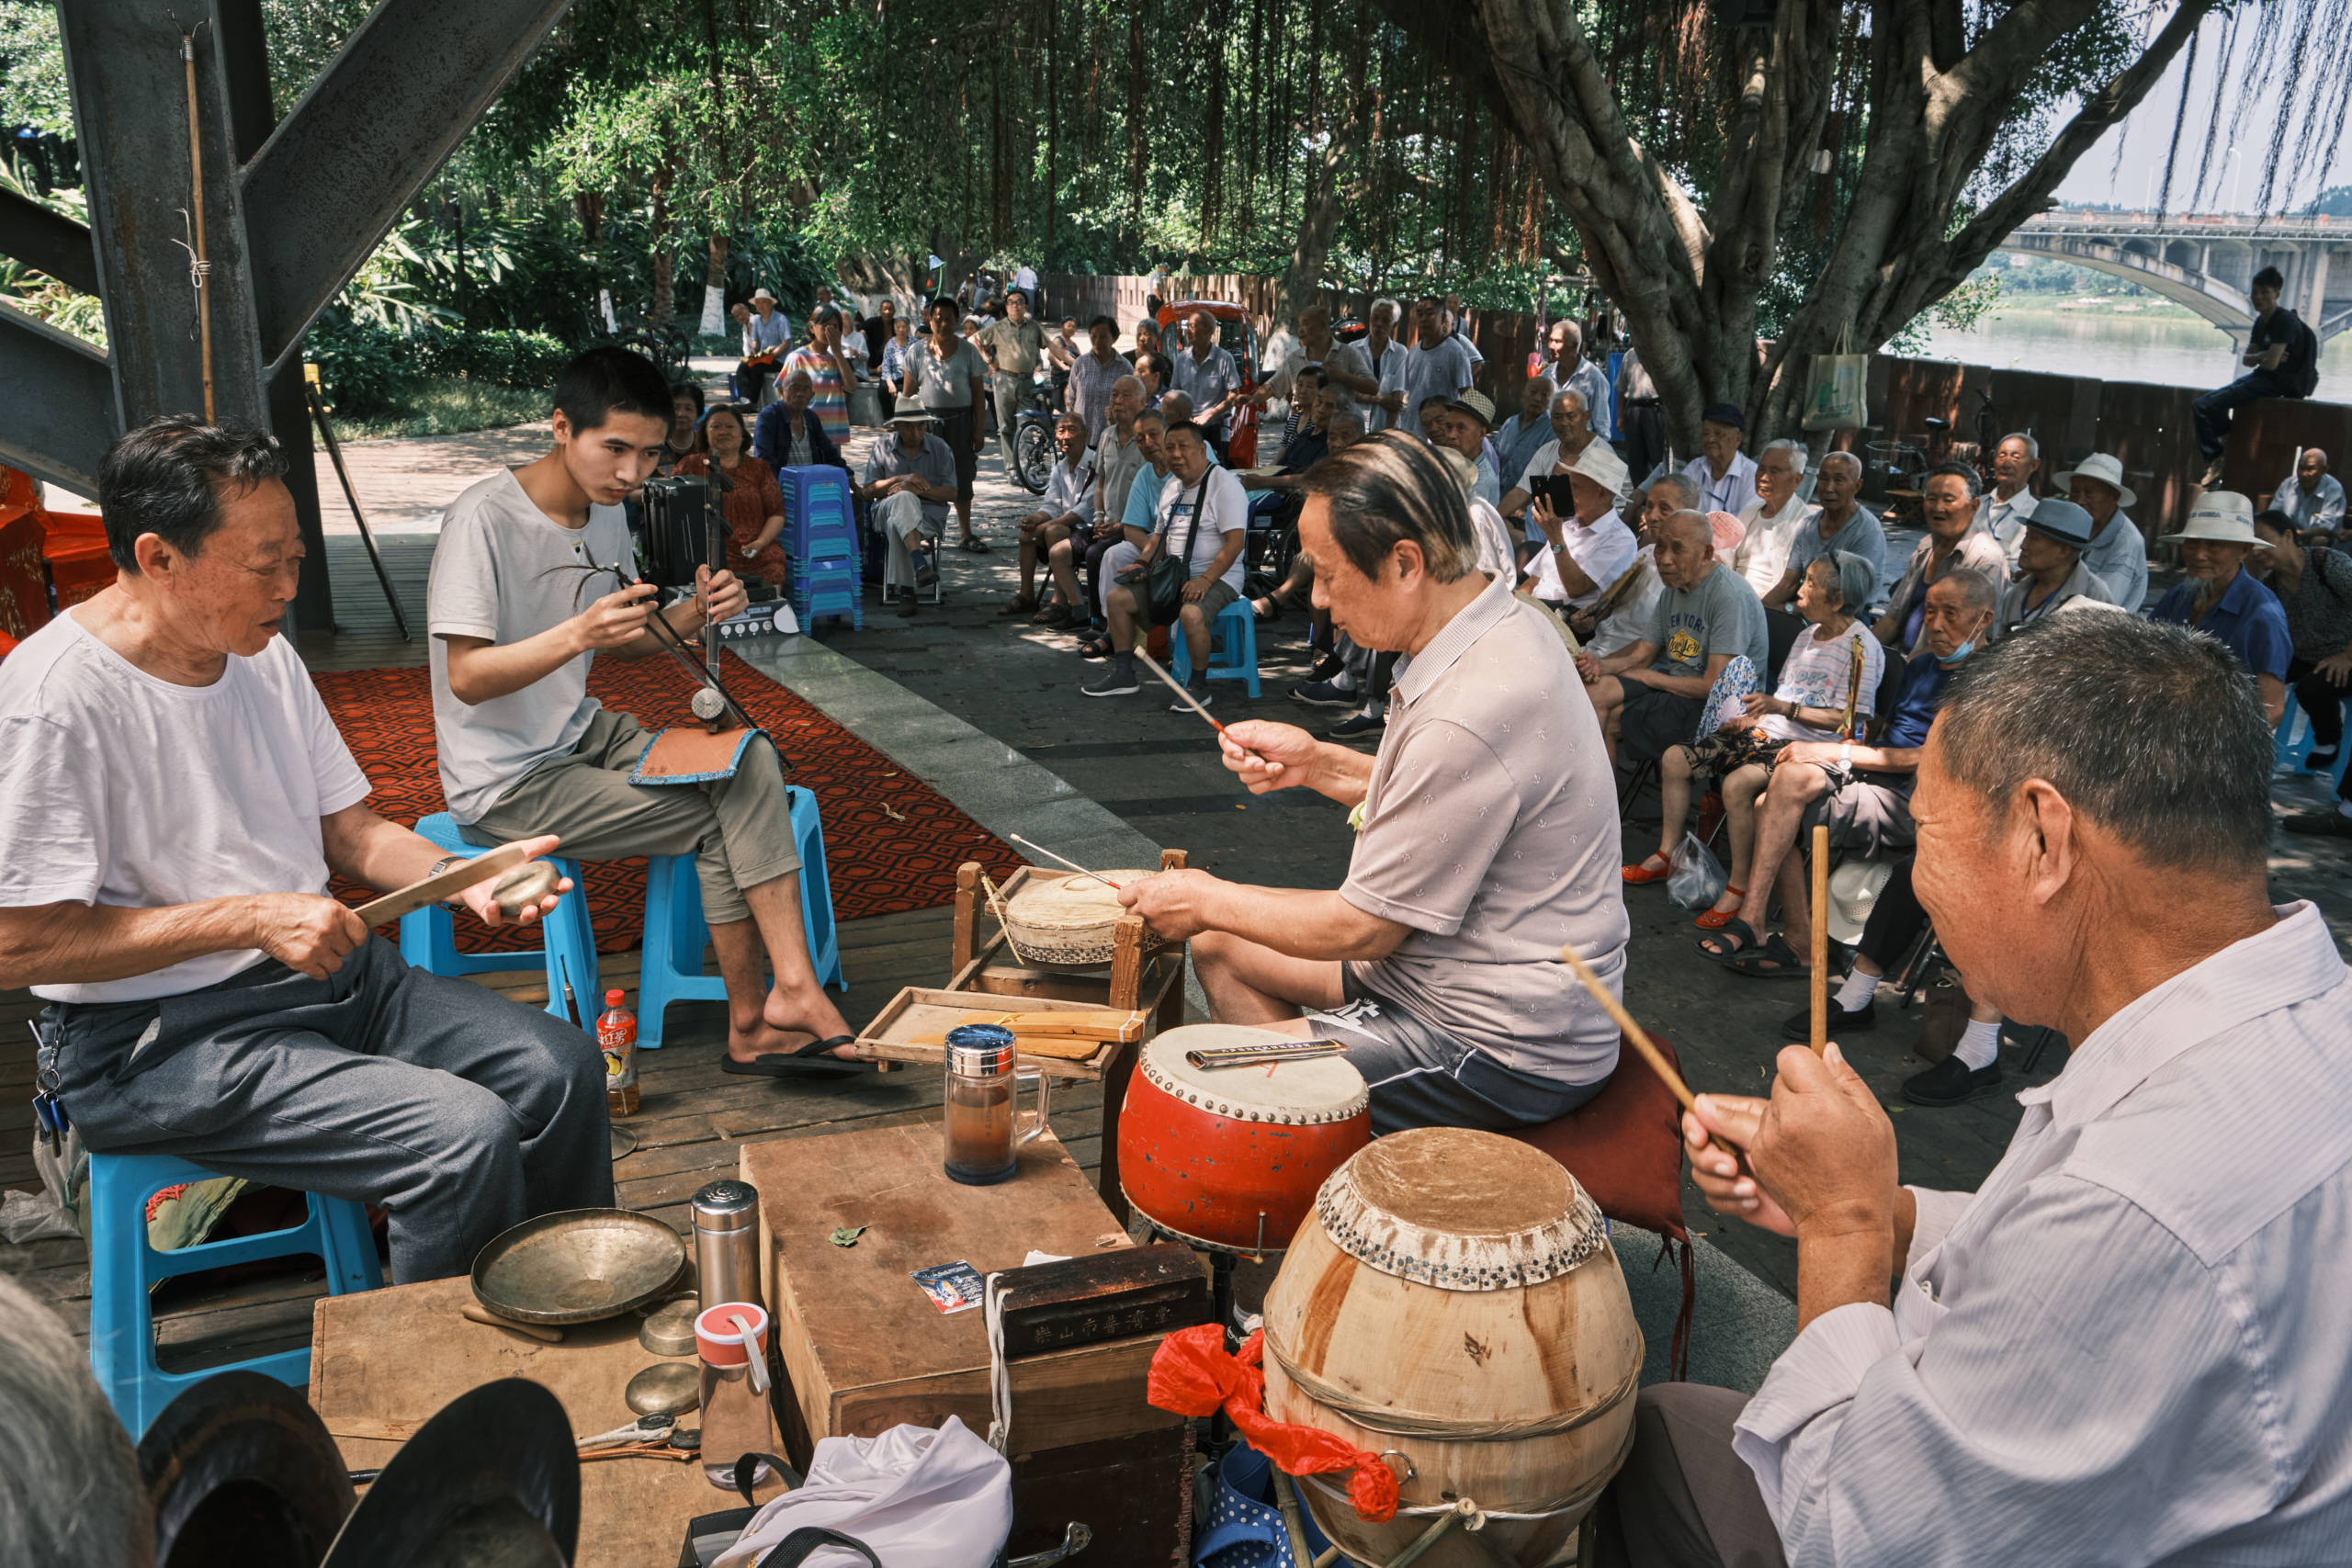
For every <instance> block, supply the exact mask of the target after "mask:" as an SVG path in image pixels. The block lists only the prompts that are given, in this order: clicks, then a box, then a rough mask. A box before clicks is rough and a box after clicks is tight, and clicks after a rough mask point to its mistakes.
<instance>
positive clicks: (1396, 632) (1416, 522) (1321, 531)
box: [1119, 431, 1627, 1134]
mask: <svg viewBox="0 0 2352 1568" xmlns="http://www.w3.org/2000/svg"><path fill="white" fill-rule="evenodd" d="M1299 539H1300V543H1301V545H1302V546H1303V547H1305V548H1306V550H1307V551H1309V552H1310V553H1311V554H1313V556H1314V557H1315V596H1316V601H1317V603H1318V604H1328V605H1329V607H1330V610H1331V615H1332V619H1333V622H1334V624H1336V625H1337V626H1340V628H1341V629H1342V630H1344V631H1346V632H1347V633H1348V634H1349V635H1350V636H1351V637H1355V638H1357V639H1359V640H1360V641H1362V642H1363V645H1364V646H1366V647H1367V648H1375V649H1397V650H1400V651H1403V652H1406V653H1409V654H1411V655H1412V660H1411V662H1410V663H1409V664H1407V665H1405V666H1403V667H1402V672H1401V673H1400V675H1399V676H1398V678H1397V692H1396V706H1395V709H1394V711H1393V713H1392V716H1391V717H1390V720H1389V723H1388V727H1387V728H1386V730H1385V732H1384V734H1383V735H1382V737H1381V741H1380V750H1379V753H1378V755H1377V756H1367V755H1365V754H1364V753H1363V752H1361V751H1358V750H1353V749H1352V748H1351V747H1347V746H1343V745H1336V744H1332V743H1329V742H1326V741H1319V740H1317V739H1315V738H1314V737H1313V736H1311V735H1309V734H1308V733H1307V732H1306V731H1305V730H1303V729H1299V728H1295V727H1293V726H1291V725H1286V724H1273V723H1269V722H1266V721H1264V720H1261V719H1245V720H1242V721H1240V722H1238V723H1236V724H1234V725H1231V726H1229V727H1228V728H1227V730H1226V731H1225V733H1224V735H1223V737H1222V738H1221V739H1220V742H1219V744H1220V746H1221V748H1222V750H1223V753H1224V758H1225V765H1226V766H1227V768H1228V769H1230V770H1231V771H1233V772H1234V773H1238V774H1239V775H1240V776H1241V779H1242V781H1243V782H1244V783H1246V784H1248V785H1249V786H1250V792H1251V793H1252V794H1257V795H1262V794H1264V793H1266V792H1267V791H1269V790H1276V789H1289V788H1294V787H1296V786H1300V785H1304V786H1306V787H1307V788H1309V789H1313V790H1315V791H1316V792H1317V793H1318V794H1320V795H1326V796H1328V797H1329V798H1330V799H1332V800H1335V801H1338V802H1339V803H1340V805H1342V806H1345V807H1358V808H1360V819H1361V822H1362V827H1361V828H1360V829H1359V830H1358V832H1357V835H1356V839H1355V845H1354V849H1353V852H1352V853H1351V857H1350V861H1349V865H1348V875H1347V880H1346V881H1345V882H1344V883H1342V884H1341V885H1340V887H1339V888H1337V889H1336V890H1329V889H1326V890H1305V889H1288V888H1271V887H1253V886H1245V885H1243V884H1240V883H1234V882H1227V881H1224V880H1222V879H1220V878H1218V877H1215V876H1211V875H1209V874H1207V873H1205V872H1200V871H1179V872H1163V873H1161V874H1159V875H1158V876H1153V877H1148V878H1146V879H1145V880H1142V881H1139V882H1131V883H1129V884H1127V886H1125V888H1123V889H1121V891H1120V894H1119V899H1120V902H1122V903H1123V904H1125V905H1127V906H1128V907H1129V908H1133V909H1134V910H1135V911H1136V913H1137V914H1139V915H1142V916H1144V917H1145V918H1146V919H1148V920H1150V922H1151V924H1152V927H1153V929H1154V930H1156V931H1159V933H1160V935H1162V936H1163V937H1165V938H1167V939H1168V940H1170V941H1171V942H1182V941H1185V940H1188V939H1189V940H1190V941H1191V942H1192V944H1193V947H1192V953H1193V964H1195V965H1196V967H1197V969H1198V972H1199V975H1200V978H1201V985H1202V987H1203V989H1204V990H1205V991H1206V992H1207V993H1208V998H1209V1006H1210V1010H1211V1011H1212V1012H1213V1013H1214V1014H1215V1015H1216V1018H1217V1020H1218V1021H1220V1022H1226V1023H1243V1024H1253V1025H1257V1026H1259V1027H1261V1028H1267V1029H1272V1030H1275V1031H1277V1032H1283V1033H1286V1034H1290V1035H1293V1036H1297V1037H1306V1036H1309V1035H1317V1036H1330V1037H1336V1038H1338V1039H1340V1040H1343V1041H1345V1042H1347V1043H1348V1044H1349V1046H1350V1047H1351V1050H1350V1054H1349V1059H1350V1060H1351V1062H1352V1063H1353V1064H1354V1065H1355V1066H1356V1067H1357V1069H1358V1070H1359V1071H1361V1072H1362V1073H1363V1077H1364V1080H1365V1082H1366V1083H1367V1084H1368V1085H1369V1086H1370V1087H1371V1090H1372V1122H1373V1126H1374V1130H1375V1131H1377V1132H1380V1133H1383V1134H1385V1133H1392V1132H1396V1131H1397V1130H1398V1129H1400V1128H1404V1127H1412V1126H1425V1125H1445V1126H1466V1127H1487V1128H1499V1127H1514V1126H1525V1125H1531V1124H1533V1123H1536V1122H1548V1121H1550V1120H1552V1119H1553V1118H1555V1117H1557V1116H1561V1115H1565V1114H1566V1112H1567V1111H1571V1110H1573V1109H1574V1108H1575V1107H1577V1105H1580V1104H1582V1103H1583V1102H1584V1101H1585V1100H1589V1098H1591V1096H1592V1095H1593V1094H1594V1093H1596V1092H1597V1091H1598V1090H1599V1089H1600V1085H1601V1084H1602V1083H1603V1082H1604V1081H1606V1079H1607V1078H1608V1077H1609V1075H1610V1073H1611V1070H1612V1069H1613V1068H1614V1067H1615V1066H1616V1062H1617V1029H1616V1025H1615V1024H1614V1023H1612V1022H1611V1021H1610V1018H1609V1015H1608V1014H1607V1013H1606V1012H1605V1011H1603V1010H1602V1009H1601V1008H1600V1005H1599V1004H1598V1003H1596V1002H1594V1001H1593V1000H1592V999H1591V998H1590V997H1589V996H1588V995H1587V994H1586V992H1585V991H1584V990H1583V988H1582V987H1579V986H1578V985H1577V981H1576V979H1575V977H1574V976H1573V975H1572V974H1571V973H1570V971H1569V970H1568V969H1567V967H1566V965H1565V964H1562V963H1561V962H1560V949H1559V944H1560V942H1562V941H1563V940H1566V941H1568V942H1574V943H1576V945H1577V953H1579V954H1581V955H1583V956H1584V957H1585V958H1586V960H1587V962H1588V963H1589V964H1591V965H1592V966H1593V968H1594V969H1595V971H1596V972H1597V973H1599V974H1600V976H1601V977H1602V978H1603V979H1604V980H1605V981H1607V982H1608V983H1609V984H1611V985H1612V986H1614V985H1616V984H1618V983H1619V981H1620V978H1621V976H1623V972H1624V947H1625V938H1626V935H1627V926H1626V921H1625V907H1624V901H1623V896H1622V895H1621V893H1620V892H1619V888H1618V883H1617V875H1616V859H1615V855H1616V846H1617V809H1616V799H1615V795H1614V793H1613V792H1612V791H1611V789H1610V788H1609V787H1608V784H1607V778H1606V773H1605V768H1606V763H1605V761H1604V760H1603V758H1602V755H1601V747H1600V726H1599V724H1598V723H1597V722H1596V721H1595V720H1594V717H1593V716H1592V712H1591V709H1590V706H1589V705H1588V704H1587V703H1585V702H1584V700H1583V699H1582V698H1581V697H1580V696H1578V695H1577V682H1576V676H1575V673H1574V671H1573V670H1572V669H1571V667H1570V665H1569V662H1568V654H1567V650H1566V648H1565V647H1564V646H1563V645H1562V642H1561V639H1560V637H1559V635H1558V633H1557V632H1556V631H1555V629H1554V627H1553V626H1551V625H1549V624H1548V623H1547V620H1546V617H1545V616H1544V612H1543V611H1541V610H1538V609H1536V608H1534V607H1533V606H1532V605H1529V604H1521V602H1520V601H1519V599H1518V598H1517V596H1516V595H1514V594H1513V592H1511V584H1510V580H1509V579H1508V577H1505V578H1499V579H1496V580H1494V581H1488V580H1487V579H1486V578H1484V577H1483V576H1481V575H1480V574H1479V573H1478V572H1477V571H1476V570H1474V569H1473V567H1472V561H1473V559H1474V550H1475V546H1474V542H1473V539H1472V536H1471V525H1470V518H1469V513H1468V509H1467V506H1466V503H1465V502H1464V499H1463V495H1462V491H1461V489H1460V488H1459V487H1458V486H1457V485H1456V484H1455V483H1454V481H1453V479H1452V478H1451V477H1449V476H1448V474H1447V473H1446V471H1445V469H1444V468H1443V467H1442V466H1441V464H1440V462H1439V459H1438V458H1437V457H1435V456H1434V455H1432V454H1431V453H1430V451H1429V449H1428V448H1427V447H1425V446H1422V445H1421V443H1420V441H1419V439H1418V438H1417V437H1415V436H1411V435H1408V434H1403V433H1401V432H1395V431H1385V432H1383V433H1381V434H1378V435H1373V436H1368V437H1366V438H1365V439H1364V440H1363V441H1359V442H1357V443H1355V444H1354V445H1352V446H1349V447H1348V448H1347V449H1346V450H1344V451H1341V452H1338V453H1335V454H1333V455H1332V456H1330V457H1326V458H1325V459H1324V460H1323V461H1322V462H1321V463H1319V464H1317V466H1316V468H1315V469H1314V471H1313V472H1312V473H1311V474H1309V475H1308V476H1307V501H1306V508H1305V509H1304V511H1303V512H1302V513H1300V517H1299ZM1440 833H1442V834H1443V835H1444V840H1445V852H1443V853H1442V854H1432V853H1430V843H1431V842H1432V835H1433V834H1440ZM1302 1015H1304V1016H1302Z"/></svg>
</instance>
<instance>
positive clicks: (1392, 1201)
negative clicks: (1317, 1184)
mask: <svg viewBox="0 0 2352 1568" xmlns="http://www.w3.org/2000/svg"><path fill="white" fill-rule="evenodd" d="M1265 1327H1266V1347H1265V1348H1266V1358H1265V1359H1266V1413H1267V1414H1268V1415H1269V1416H1273V1417H1275V1418H1276V1419H1277V1420H1282V1421H1292V1422H1297V1423H1300V1424H1302V1425H1306V1426H1310V1427H1322V1428H1323V1429H1325V1430H1326V1431H1329V1432H1335V1433H1337V1434H1339V1435H1340V1437H1342V1438H1345V1439H1346V1440H1347V1441H1348V1442H1350V1443H1352V1444H1354V1445H1355V1446H1356V1447H1358V1448H1360V1449H1365V1450H1370V1451H1372V1452H1374V1453H1386V1452H1389V1451H1391V1450H1394V1451H1396V1452H1397V1453H1398V1454H1400V1455H1401V1458H1402V1460H1404V1461H1410V1462H1411V1465H1412V1467H1413V1474H1412V1477H1411V1478H1410V1479H1405V1480H1403V1486H1402V1493H1403V1502H1402V1504H1401V1506H1399V1507H1398V1509H1397V1517H1396V1518H1395V1519H1394V1520H1392V1521H1391V1522H1389V1523H1387V1524H1380V1525H1374V1524H1367V1523H1366V1522H1364V1521H1363V1519H1361V1518H1359V1517H1357V1516H1356V1512H1355V1509H1354V1508H1353V1507H1352V1506H1351V1505H1350V1504H1349V1503H1348V1501H1347V1498H1346V1495H1345V1489H1344V1487H1343V1486H1342V1485H1339V1484H1335V1483H1334V1480H1335V1478H1332V1477H1329V1476H1309V1477H1307V1478H1306V1479H1305V1480H1303V1481H1302V1482H1301V1483H1300V1487H1299V1490H1300V1493H1301V1495H1303V1496H1305V1497H1306V1500H1307V1504H1308V1506H1310V1507H1311V1508H1312V1509H1313V1510H1314V1513H1315V1520H1316V1522H1317V1524H1319V1525H1321V1526H1322V1527H1323V1530H1324V1533H1325V1534H1327V1535H1329V1537H1330V1538H1331V1540H1333V1541H1334V1542H1335V1543H1337V1544H1338V1546H1339V1547H1340V1550H1341V1551H1344V1552H1346V1553H1347V1554H1348V1555H1349V1556H1350V1557H1353V1558H1356V1559H1359V1560H1361V1561H1363V1562H1387V1561H1388V1560H1389V1559H1390V1558H1392V1557H1394V1556H1396V1555H1397V1553H1398V1552H1400V1551H1403V1550H1404V1549H1405V1548H1406V1547H1407V1546H1408V1545H1410V1544H1411V1543H1412V1542H1413V1541H1414V1540H1415V1539H1416V1538H1418V1537H1419V1535H1420V1534H1421V1533H1422V1532H1423V1531H1425V1530H1427V1529H1429V1527H1430V1524H1431V1523H1432V1522H1434V1520H1435V1518H1436V1517H1437V1516H1438V1515H1439V1514H1440V1513H1442V1512H1443V1511H1444V1510H1445V1509H1446V1508H1447V1507H1448V1506H1451V1505H1452V1504H1453V1502H1454V1501H1455V1500H1456V1499H1459V1498H1465V1497H1466V1498H1470V1499H1473V1500H1474V1501H1475V1502H1476V1505H1477V1506H1478V1507H1479V1508H1481V1509H1483V1510H1485V1511H1486V1512H1487V1526H1486V1528H1485V1529H1484V1530H1483V1531H1481V1532H1480V1533H1481V1534H1482V1535H1483V1536H1484V1538H1485V1543H1486V1544H1485V1545H1483V1546H1482V1545H1481V1544H1480V1543H1479V1542H1478V1541H1476V1540H1469V1539H1465V1538H1464V1537H1463V1536H1462V1534H1461V1532H1460V1531H1459V1530H1458V1529H1456V1530H1453V1531H1449V1532H1448V1533H1447V1534H1446V1535H1444V1536H1442V1537H1440V1538H1439V1541H1438V1544H1437V1546H1436V1547H1435V1548H1433V1549H1432V1550H1431V1551H1430V1553H1429V1554H1428V1555H1427V1556H1426V1557H1424V1558H1423V1559H1422V1560H1421V1561H1422V1562H1423V1563H1424V1564H1425V1565H1426V1568H1456V1565H1458V1568H1493V1565H1494V1564H1496V1563H1497V1562H1504V1561H1508V1562H1515V1563H1517V1564H1519V1565H1520V1568H1543V1565H1545V1564H1551V1563H1560V1562H1570V1561H1573V1559H1574V1557H1575V1555H1576V1545H1577V1525H1578V1523H1579V1522H1580V1521H1581V1520H1582V1519H1583V1517H1584V1516H1585V1515H1586V1514H1587V1513H1589V1511H1590V1510H1591V1507H1592V1505H1593V1502H1594V1501H1595V1500H1596V1499H1597V1498H1598V1497H1599V1496H1600V1490H1601V1488H1602V1487H1603V1486H1605V1485H1607V1484H1608V1483H1609V1479H1610V1477H1611V1476H1612V1475H1614V1474H1616V1472H1617V1470H1618V1467H1619V1466H1620V1465H1622V1464H1623V1463H1624V1461H1625V1453H1626V1450H1627V1449H1628V1448H1630V1447H1631V1445H1632V1443H1633V1437H1634V1387H1635V1384H1636V1383H1637V1382H1638V1381H1639V1379H1640V1376H1641V1370H1642V1335H1641V1330H1640V1329H1639V1328H1637V1327H1635V1326H1634V1309H1633V1303H1631V1301H1629V1300H1628V1299H1627V1297H1626V1294H1625V1278H1624V1275H1623V1273H1621V1272H1620V1271H1619V1269H1618V1267H1617V1255H1616V1254H1615V1252H1613V1251H1612V1250H1611V1248H1610V1246H1609V1242H1608V1238H1607V1236H1606V1235H1605V1234H1604V1233H1603V1231H1602V1229H1601V1220H1600V1210H1599V1209H1597V1208H1596V1207H1595V1206H1594V1205H1593V1201H1592V1200H1591V1199H1590V1198H1589V1197H1588V1196H1586V1195H1585V1193H1584V1191H1583V1190H1581V1189H1580V1188H1578V1187H1577V1184H1576V1180H1575V1179H1574V1178H1572V1177H1570V1176H1569V1175H1568V1173H1567V1172H1566V1170H1564V1169H1562V1168H1560V1166H1559V1164H1558V1163H1557V1162H1556V1161H1555V1160H1553V1159H1552V1158H1551V1157H1550V1156H1546V1155H1544V1154H1542V1153H1539V1152H1538V1151H1536V1150H1535V1149H1532V1148H1530V1147H1529V1146H1528V1145H1525V1144H1521V1143H1519V1142H1516V1141H1515V1140H1512V1139H1510V1138H1504V1137H1498V1136H1497V1135H1495V1134H1492V1133H1475V1132H1470V1131H1466V1130H1464V1129H1460V1128H1453V1127H1425V1128H1418V1129H1415V1130H1413V1131H1410V1132H1405V1133H1398V1134H1393V1135H1392V1136H1389V1137H1385V1138H1383V1139H1381V1140H1380V1141H1379V1142H1378V1143H1375V1144H1374V1145H1371V1146H1370V1147H1369V1148H1367V1149H1365V1150H1364V1151H1363V1153H1362V1154H1359V1155H1357V1156H1355V1157H1353V1158H1352V1159H1351V1160H1349V1161H1348V1163H1347V1164H1346V1165H1344V1166H1342V1167H1340V1169H1339V1170H1337V1171H1336V1172H1334V1173H1333V1174H1332V1176H1331V1179H1329V1181H1327V1182H1325V1183H1324V1184H1323V1189H1322V1190H1321V1191H1320V1192H1319V1193H1317V1195H1316V1201H1315V1214H1314V1217H1313V1218H1312V1219H1310V1220H1309V1221H1308V1222H1307V1223H1306V1224H1305V1225H1303V1226H1301V1227H1300V1228H1299V1232H1298V1235H1297V1236H1296V1238H1295V1240H1294V1241H1293V1242H1292V1244H1291V1247H1290V1251H1289V1253H1288V1254H1287V1255H1286V1256H1285V1257H1284V1258H1283V1266H1282V1270H1281V1272H1280V1273H1279V1274H1278V1275H1277V1276H1276V1277H1275V1280H1274V1283H1273V1286H1272V1289H1271V1290H1270V1291H1268V1292H1267V1293H1266V1312H1265ZM1387 1462H1388V1463H1389V1464H1390V1465H1391V1467H1392V1468H1395V1469H1397V1470H1398V1472H1399V1474H1400V1479H1402V1469H1403V1466H1402V1463H1401V1462H1400V1461H1399V1460H1398V1459H1395V1458H1392V1459H1390V1460H1389V1461H1387ZM1338 1479H1339V1480H1342V1481H1343V1480H1344V1478H1338ZM1513 1516H1519V1517H1513ZM1488 1548H1498V1549H1499V1555H1496V1554H1493V1553H1490V1552H1489V1551H1488Z"/></svg>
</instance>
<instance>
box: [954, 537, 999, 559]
mask: <svg viewBox="0 0 2352 1568" xmlns="http://www.w3.org/2000/svg"><path fill="white" fill-rule="evenodd" d="M956 548H957V549H959V550H962V551H963V552H964V553H965V554H966V555H971V556H986V555H994V554H995V553H996V552H995V551H993V550H991V549H989V542H988V541H987V540H986V539H983V538H981V537H980V536H978V534H975V535H973V536H971V537H970V538H968V539H962V540H958V541H957V542H956Z"/></svg>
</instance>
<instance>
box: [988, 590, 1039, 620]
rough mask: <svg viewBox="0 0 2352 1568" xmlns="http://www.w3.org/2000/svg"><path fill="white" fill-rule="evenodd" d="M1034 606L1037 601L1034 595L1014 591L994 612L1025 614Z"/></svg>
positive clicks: (1033, 608)
mask: <svg viewBox="0 0 2352 1568" xmlns="http://www.w3.org/2000/svg"><path fill="white" fill-rule="evenodd" d="M1036 607H1037V601H1036V599H1035V596H1034V595H1031V594H1027V593H1016V594H1014V595H1013V596H1012V598H1010V599H1008V600H1006V601H1005V602H1004V603H1003V604H1001V605H999V606H998V607H997V612H996V613H997V614H998V615H1027V614H1029V612H1030V611H1032V610H1035V608H1036Z"/></svg>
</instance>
